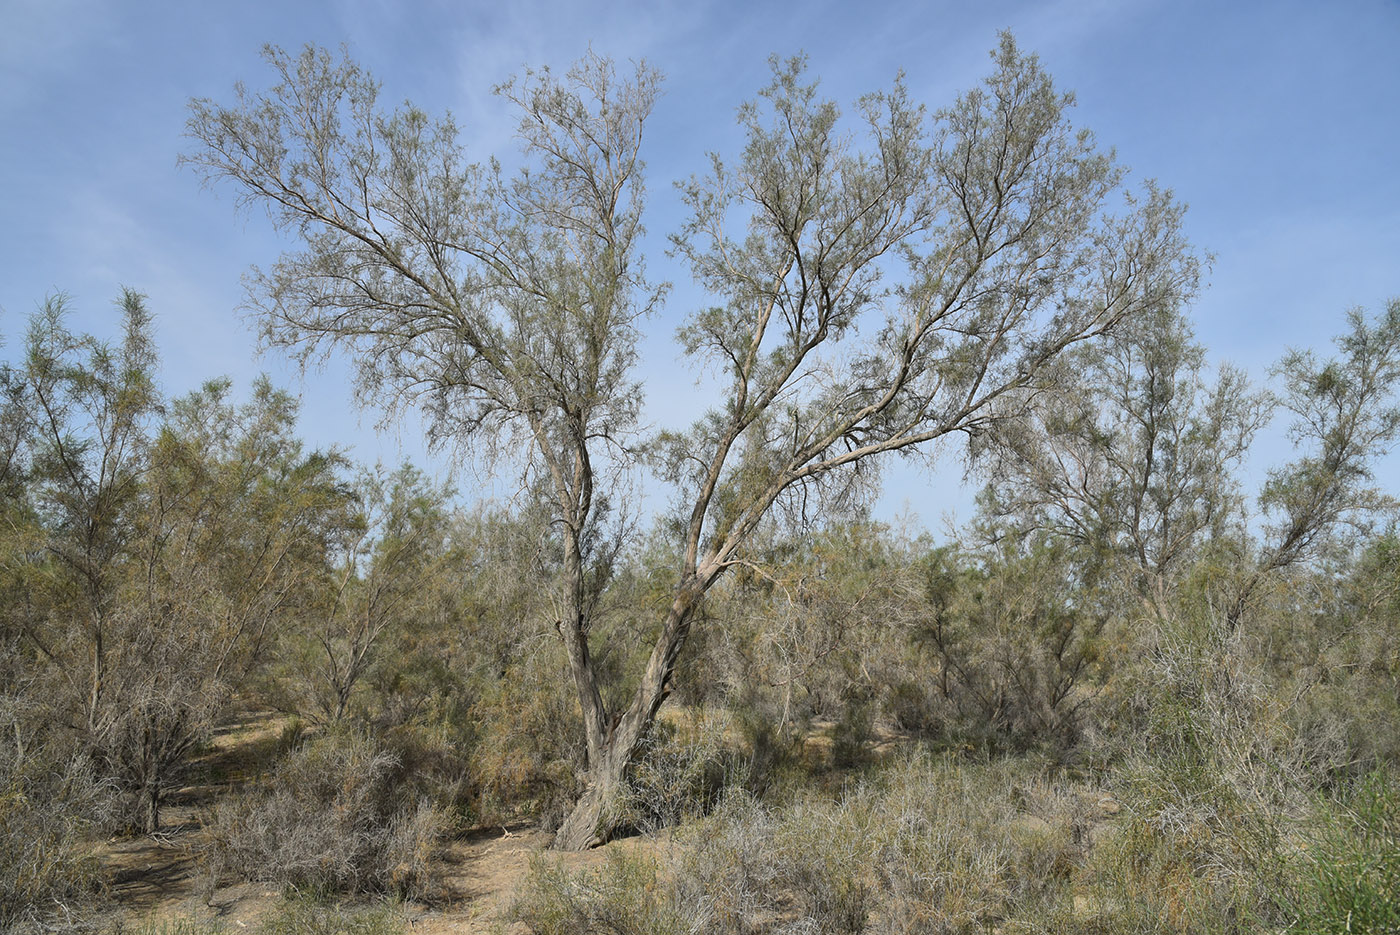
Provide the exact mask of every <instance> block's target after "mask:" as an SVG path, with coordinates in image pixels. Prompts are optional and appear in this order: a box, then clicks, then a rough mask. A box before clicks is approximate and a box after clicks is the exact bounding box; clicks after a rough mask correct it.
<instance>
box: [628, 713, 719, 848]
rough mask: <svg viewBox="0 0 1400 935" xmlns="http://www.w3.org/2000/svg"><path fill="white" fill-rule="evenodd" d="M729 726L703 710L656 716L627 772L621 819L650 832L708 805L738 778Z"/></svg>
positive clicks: (705, 809) (701, 812) (698, 812)
mask: <svg viewBox="0 0 1400 935" xmlns="http://www.w3.org/2000/svg"><path fill="white" fill-rule="evenodd" d="M728 727H729V719H728V718H727V717H725V716H723V715H722V714H717V713H714V712H709V711H704V710H701V711H695V712H690V713H686V714H683V715H682V716H681V717H680V718H679V719H676V720H658V721H657V722H656V723H655V725H653V727H652V730H651V734H650V736H649V737H648V738H647V740H646V745H645V747H644V749H643V751H642V753H641V755H640V756H639V757H638V758H637V760H636V761H635V762H634V763H633V766H632V769H631V770H630V771H629V773H628V776H627V791H626V795H625V796H624V798H623V805H622V807H623V809H624V812H625V814H624V817H623V820H622V822H620V824H621V825H623V826H628V825H630V826H631V827H632V828H634V829H637V830H639V831H642V832H652V831H657V830H660V829H661V828H668V827H671V826H673V825H678V824H680V823H681V822H682V821H685V820H686V819H689V818H695V817H698V816H701V815H704V814H706V813H708V812H709V811H710V810H711V809H713V808H714V805H715V803H716V802H717V801H718V799H719V795H720V793H721V791H722V790H723V789H724V787H725V785H726V783H727V782H729V781H731V780H733V779H737V778H741V777H738V776H737V775H736V773H738V772H740V771H741V770H740V768H739V767H738V766H736V765H735V763H734V762H733V760H734V757H733V755H732V753H731V752H730V751H729V750H727V749H726V747H725V733H726V731H727V729H728Z"/></svg>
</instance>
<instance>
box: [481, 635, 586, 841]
mask: <svg viewBox="0 0 1400 935" xmlns="http://www.w3.org/2000/svg"><path fill="white" fill-rule="evenodd" d="M561 658H562V651H560V650H559V649H558V647H556V646H553V645H546V646H540V647H536V648H535V649H534V650H533V651H531V652H527V653H525V654H524V655H522V656H521V658H519V659H517V660H515V661H514V662H512V663H510V665H509V666H508V667H506V668H505V669H504V670H503V672H502V673H501V676H500V678H498V679H496V680H494V681H493V682H491V683H489V684H488V685H487V686H485V688H484V690H483V692H482V696H481V699H480V700H479V701H478V703H477V704H476V705H475V707H474V708H473V711H472V717H473V719H474V720H475V722H476V723H477V724H478V725H479V726H480V733H479V734H478V736H477V738H476V745H475V748H474V749H473V751H472V757H471V774H472V776H473V778H474V779H475V780H476V782H477V783H478V787H477V788H478V795H477V818H478V820H479V821H480V822H481V823H482V824H504V823H505V822H507V821H510V820H512V819H515V818H521V817H527V818H533V819H535V820H537V821H538V822H539V823H540V825H541V827H543V828H544V829H545V830H546V831H552V830H553V829H554V828H557V827H558V826H559V824H560V823H561V822H562V821H563V820H564V817H565V816H567V815H568V813H569V811H570V809H572V808H573V805H574V803H575V802H576V801H577V800H578V795H579V793H580V792H581V791H582V789H581V786H580V784H579V782H578V775H579V774H580V773H581V771H582V767H583V763H584V756H585V754H584V747H583V744H582V743H581V739H582V737H583V728H582V725H581V723H580V720H579V710H578V699H577V697H576V696H575V695H574V690H573V684H572V682H571V681H570V680H569V679H561V678H559V673H560V671H561V669H560V668H559V666H560V665H562V663H561V661H560V660H561Z"/></svg>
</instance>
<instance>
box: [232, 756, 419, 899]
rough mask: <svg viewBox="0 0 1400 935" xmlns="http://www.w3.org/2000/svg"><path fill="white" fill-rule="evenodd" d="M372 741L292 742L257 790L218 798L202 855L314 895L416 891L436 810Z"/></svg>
mask: <svg viewBox="0 0 1400 935" xmlns="http://www.w3.org/2000/svg"><path fill="white" fill-rule="evenodd" d="M405 779H406V777H405V776H404V775H403V769H402V766H401V763H400V760H399V759H398V758H397V757H396V756H395V755H393V754H392V753H390V752H389V751H387V750H385V749H384V748H383V747H382V746H381V745H380V744H379V743H377V742H376V741H374V740H372V739H370V738H367V737H364V736H361V735H356V734H332V735H329V736H326V737H322V738H319V739H317V740H313V741H311V742H309V743H307V744H306V745H304V746H302V747H301V748H299V749H297V750H294V751H293V752H292V753H290V754H289V755H288V756H287V757H285V758H284V759H283V760H282V761H281V762H280V763H278V764H277V766H276V767H275V768H274V769H273V771H272V774H271V775H270V776H269V777H268V781H267V783H266V784H265V786H264V787H263V788H262V789H259V790H255V791H253V792H251V793H248V794H246V795H243V796H241V797H239V798H238V799H235V800H232V801H229V802H226V803H221V804H220V805H218V806H217V807H216V808H215V810H214V812H213V815H212V818H211V820H210V822H209V828H208V831H209V843H208V845H207V848H206V857H207V862H208V865H209V868H210V870H211V873H212V876H213V878H214V879H216V880H217V879H218V878H220V877H222V876H225V875H229V874H231V875H234V876H237V877H239V878H242V879H248V880H266V881H270V882H274V883H280V884H282V885H284V886H287V887H291V888H294V889H298V890H306V891H309V892H313V893H320V894H330V893H345V894H356V893H398V894H401V895H404V896H413V895H420V894H423V893H424V892H425V891H427V890H429V889H430V888H431V886H432V884H433V882H434V881H433V876H432V868H431V865H430V862H429V857H430V855H431V850H432V847H433V845H434V842H435V841H436V839H437V838H438V836H439V834H440V833H441V831H442V830H443V827H444V824H445V822H444V819H443V816H442V814H441V813H440V812H439V811H438V810H437V809H436V808H435V807H433V806H432V805H431V804H430V803H428V802H427V801H426V800H425V799H420V798H417V797H416V796H415V795H414V794H413V791H412V787H411V786H410V785H408V783H407V782H406V781H405Z"/></svg>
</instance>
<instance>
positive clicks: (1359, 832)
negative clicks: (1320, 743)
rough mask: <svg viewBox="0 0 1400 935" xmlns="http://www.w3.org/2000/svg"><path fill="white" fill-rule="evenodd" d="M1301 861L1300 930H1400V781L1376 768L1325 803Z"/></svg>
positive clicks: (1321, 933)
mask: <svg viewBox="0 0 1400 935" xmlns="http://www.w3.org/2000/svg"><path fill="white" fill-rule="evenodd" d="M1320 812H1321V820H1320V822H1319V827H1318V830H1317V831H1316V832H1315V833H1314V835H1313V840H1312V841H1311V842H1310V846H1309V847H1308V848H1307V850H1306V851H1305V852H1304V856H1303V858H1302V859H1301V860H1300V861H1299V862H1298V863H1299V876H1300V878H1301V879H1300V885H1299V895H1298V900H1297V906H1296V912H1297V917H1298V918H1297V921H1296V923H1295V928H1296V929H1297V930H1298V931H1300V932H1310V933H1316V935H1331V933H1334V932H1336V933H1342V932H1356V933H1381V932H1400V779H1397V777H1396V776H1394V775H1393V774H1391V773H1388V772H1385V771H1377V772H1375V773H1372V774H1371V775H1370V776H1368V777H1366V778H1365V779H1364V781H1362V782H1361V783H1360V784H1359V785H1358V787H1357V788H1356V789H1355V790H1353V791H1350V792H1349V793H1348V794H1346V795H1344V796H1343V797H1342V799H1341V800H1340V801H1336V802H1328V803H1324V805H1323V806H1322V808H1321V809H1320Z"/></svg>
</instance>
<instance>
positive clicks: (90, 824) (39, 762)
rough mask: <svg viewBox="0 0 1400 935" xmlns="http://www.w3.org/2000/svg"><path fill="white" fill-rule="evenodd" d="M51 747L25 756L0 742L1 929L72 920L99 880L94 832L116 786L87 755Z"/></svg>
mask: <svg viewBox="0 0 1400 935" xmlns="http://www.w3.org/2000/svg"><path fill="white" fill-rule="evenodd" d="M47 753H48V751H44V750H39V751H33V752H31V754H30V755H28V756H26V757H25V758H23V759H21V758H20V757H19V756H18V755H17V754H16V753H15V751H14V750H13V748H11V747H9V746H4V745H0V931H4V932H10V931H15V932H18V931H23V930H24V929H25V927H27V926H28V927H34V928H40V927H43V924H44V922H45V920H48V919H52V918H55V917H56V918H59V919H62V920H65V921H69V922H71V921H72V920H73V914H74V912H75V910H77V909H78V907H79V906H80V905H81V904H82V903H83V902H85V901H86V900H87V898H88V897H90V896H92V895H93V893H94V892H95V891H96V890H97V888H98V886H99V882H100V878H99V875H98V864H97V859H96V857H95V855H94V854H93V850H92V847H91V845H90V842H89V840H88V837H89V835H90V833H91V831H92V830H93V828H94V827H96V826H99V825H101V824H104V823H105V822H104V821H103V820H102V819H103V817H104V813H105V812H106V811H109V810H110V808H109V806H110V804H111V798H112V797H111V794H110V789H108V788H107V787H105V786H103V785H102V784H101V783H99V782H97V781H96V780H95V778H94V774H93V771H92V769H91V768H90V766H89V764H88V763H87V762H86V761H84V760H81V759H67V760H61V759H59V760H58V761H57V762H54V761H52V760H48V761H46V757H45V754H47ZM54 759H57V758H54Z"/></svg>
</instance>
